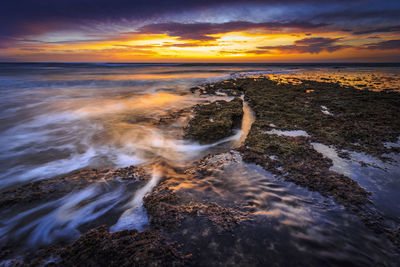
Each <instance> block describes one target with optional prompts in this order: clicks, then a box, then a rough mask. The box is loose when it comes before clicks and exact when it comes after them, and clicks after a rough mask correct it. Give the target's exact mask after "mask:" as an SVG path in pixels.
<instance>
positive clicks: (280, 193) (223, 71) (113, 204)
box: [0, 64, 400, 263]
mask: <svg viewBox="0 0 400 267" xmlns="http://www.w3.org/2000/svg"><path fill="white" fill-rule="evenodd" d="M265 73H266V74H268V75H270V76H271V77H272V78H284V77H285V74H290V75H295V76H296V75H297V76H296V77H301V78H305V77H311V76H313V78H314V79H320V80H324V79H325V78H326V77H328V78H332V79H340V80H341V81H342V82H343V83H344V84H346V83H347V82H348V81H353V80H354V79H356V78H355V77H356V76H357V75H358V76H360V77H361V78H360V79H362V80H363V81H367V80H366V78H365V77H367V76H368V77H370V78H371V79H375V78H376V77H378V76H379V77H380V79H381V80H384V81H391V82H382V83H381V84H379V86H378V84H376V85H377V89H379V90H381V89H395V88H393V85H394V84H396V83H397V84H398V79H399V70H398V69H395V70H393V68H380V69H379V71H376V70H375V69H374V68H371V69H368V70H362V71H360V70H359V69H358V70H357V69H356V68H346V69H340V70H339V69H333V68H326V69H321V68H312V67H304V68H293V67H284V66H262V65H254V66H251V65H248V66H240V65H233V66H205V65H199V66H196V65H192V66H181V65H177V66H174V65H131V66H129V65H128V66H125V65H122V66H108V65H104V66H102V65H96V64H94V65H78V66H75V65H62V64H61V65H60V64H54V65H51V64H50V65H46V64H44V65H29V64H28V65H12V64H11V65H7V64H5V65H4V64H0V118H1V120H2V123H1V124H0V192H1V191H4V190H8V189H10V188H15V187H17V186H19V185H21V184H25V183H27V182H30V181H34V180H39V179H45V178H53V177H55V176H58V175H63V174H67V173H70V172H72V171H75V170H79V169H82V168H93V167H94V168H100V167H126V166H130V165H139V164H146V165H147V166H150V165H151V166H153V167H154V169H153V172H152V178H151V180H150V181H149V182H148V183H146V184H143V183H139V182H127V181H117V180H116V181H112V182H97V183H93V184H90V185H89V186H88V187H86V188H81V189H79V190H73V191H72V192H70V193H68V194H66V195H62V196H58V198H53V199H52V200H51V201H48V202H45V203H43V202H40V201H38V202H37V203H36V202H35V203H31V204H30V205H25V206H24V205H22V206H17V207H12V208H10V209H5V210H2V211H1V212H0V216H1V219H0V243H2V242H6V241H8V240H16V242H19V243H20V244H25V243H26V244H28V245H30V246H37V245H43V244H49V243H52V242H56V241H58V240H65V239H67V240H70V239H71V238H72V239H73V238H76V237H77V236H79V234H80V233H81V232H84V231H86V230H87V229H90V228H91V227H94V226H97V225H100V224H107V225H108V226H109V227H110V229H111V230H112V231H119V230H122V229H133V228H136V229H144V228H145V227H146V225H147V224H148V219H147V214H146V212H145V210H144V208H143V196H144V195H145V194H147V193H148V192H150V191H151V190H152V189H153V188H154V187H155V186H156V185H157V183H158V182H159V180H160V179H162V178H163V177H164V178H165V177H168V178H170V181H171V188H173V189H175V190H176V191H177V193H180V194H185V195H186V196H189V197H192V198H193V199H196V200H199V201H205V202H217V203H219V204H221V205H224V206H227V207H232V206H235V205H239V206H241V207H244V208H245V209H246V210H248V211H250V212H251V214H252V215H253V216H254V220H255V221H257V222H260V224H258V225H259V226H260V228H259V229H255V230H254V229H253V230H254V231H255V232H254V233H255V234H254V236H252V235H251V234H250V236H249V238H250V237H251V240H250V239H249V240H247V239H243V240H241V241H240V240H239V239H237V240H236V241H235V242H236V243H235V247H233V251H231V254H235V253H236V254H240V253H249V252H246V251H245V249H244V248H245V247H247V248H249V249H250V250H253V252H254V253H255V254H254V256H255V257H256V256H257V253H261V254H262V253H266V252H265V251H260V248H265V247H267V246H268V247H269V248H271V250H270V251H269V250H268V251H269V252H268V253H271V255H270V256H271V257H272V258H274V257H277V256H276V255H279V256H281V257H282V256H283V255H285V252H284V251H285V249H286V250H287V253H288V255H297V256H298V257H304V255H306V256H307V257H308V256H310V257H320V258H323V257H328V258H329V257H330V258H334V256H335V257H340V258H341V259H342V260H343V261H345V259H348V258H351V257H352V255H353V256H354V255H357V259H359V261H357V262H358V263H365V259H375V258H381V257H385V255H384V254H385V252H384V251H385V246H386V244H385V243H380V242H381V240H375V239H374V238H375V237H374V236H373V235H371V233H370V231H369V230H368V229H366V228H365V227H363V226H362V225H360V224H359V221H358V219H357V218H355V217H353V216H352V215H350V214H348V213H346V212H345V211H344V210H343V208H342V207H340V206H338V205H335V204H334V203H333V202H332V201H331V200H330V199H326V198H323V197H321V196H320V195H318V194H316V193H310V192H308V191H307V190H304V189H301V188H297V187H296V186H294V185H292V184H290V183H284V182H282V181H280V180H279V179H278V178H276V177H274V176H273V175H271V174H270V173H268V172H265V171H263V170H262V169H261V168H259V167H257V166H255V165H247V164H245V163H243V162H242V161H241V158H240V156H238V155H237V154H229V153H228V154H227V153H223V154H219V155H218V156H215V157H211V158H210V160H211V161H212V162H211V163H210V164H211V166H212V168H211V173H212V175H210V176H209V177H205V178H204V179H201V180H200V179H199V180H196V179H190V177H189V176H187V175H186V174H179V173H176V172H175V171H174V167H180V168H186V167H188V166H189V167H190V166H191V164H192V161H194V160H198V159H200V158H202V157H203V156H205V155H207V154H209V153H220V152H225V151H228V150H229V149H231V148H235V147H238V146H240V145H241V144H243V142H244V139H245V138H246V135H247V133H248V131H249V130H250V127H251V124H252V123H253V122H254V119H255V118H254V114H253V113H252V111H251V110H250V108H249V107H248V105H247V104H246V103H245V104H244V117H243V121H242V126H241V129H240V130H239V129H238V130H237V131H236V132H235V134H234V135H233V136H231V137H228V138H226V139H223V140H220V141H218V142H216V143H214V144H209V145H200V144H198V143H196V142H193V141H189V140H183V139H182V128H183V127H184V125H185V124H186V123H187V121H188V120H189V119H190V116H191V114H190V108H191V107H192V106H193V105H195V104H199V103H205V102H209V101H214V100H220V99H224V100H231V98H230V97H227V96H199V95H194V94H191V93H190V90H189V88H191V87H192V86H195V85H199V84H202V83H205V82H210V81H216V80H221V79H227V78H230V77H237V76H241V75H259V74H265ZM278 74H279V76H277V75H278ZM274 75H275V76H274ZM342 76H343V77H345V79H343V78H341V77H342ZM357 82H359V81H358V80H357ZM367 83H369V84H370V82H368V81H367ZM384 87H387V88H384ZM182 110H183V112H182ZM271 133H273V134H284V135H287V134H290V135H306V133H305V132H303V131H297V132H295V133H292V132H282V131H278V130H273V131H272V132H271ZM314 147H315V149H316V150H318V151H321V152H322V153H328V152H329V153H330V152H332V151H330V150H328V149H326V148H325V147H318V145H317V144H315V145H314ZM329 153H328V154H326V155H327V156H328V157H332V159H333V162H334V167H333V168H334V169H335V170H337V171H341V172H343V173H345V174H346V175H349V176H350V177H352V178H354V179H358V181H359V183H360V184H361V185H363V186H365V187H367V189H368V190H370V191H373V190H376V191H379V190H380V192H390V194H389V195H388V197H386V198H385V197H382V196H383V195H384V194H383V193H379V192H378V194H376V196H377V203H378V204H377V205H381V206H380V207H382V209H383V208H384V206H385V205H384V204H383V203H385V202H386V201H389V200H390V201H392V202H393V201H398V202H397V204H395V203H394V204H393V205H389V206H390V208H388V209H391V210H389V211H387V212H388V214H393V216H399V214H398V213H396V212H397V211H398V210H400V207H398V203H400V200H399V199H398V197H396V196H395V191H396V190H395V188H398V187H396V185H397V186H398V184H399V183H398V182H394V181H395V176H396V175H398V172H395V173H394V174H393V172H391V174H393V175H392V176H393V177H392V176H391V177H389V178H388V179H387V181H388V182H387V183H385V182H383V180H382V179H381V178H382V177H385V176H386V173H385V171H384V170H383V169H378V168H375V169H373V170H371V168H361V167H360V166H359V164H358V165H357V163H355V162H356V161H343V160H342V159H340V158H338V157H336V156H335V154H332V153H333V152H332V153H331V154H329ZM353 156H354V157H355V156H356V155H353ZM161 162H162V163H166V164H165V165H166V166H172V167H170V168H168V167H160V163H161ZM221 162H222V163H221ZM385 166H386V165H385ZM386 167H387V166H386ZM396 168H397V167H393V169H396ZM397 170H398V168H397ZM366 172H369V173H366ZM359 177H364V178H362V179H360V178H359ZM377 177H378V178H377ZM389 187H390V188H392V189H393V190H388V188H389ZM379 203H380V204H379ZM396 207H398V208H396ZM396 210H397V211H396ZM186 227H188V228H189V229H190V227H193V226H190V225H187V226H186ZM201 227H203V226H199V229H198V230H197V229H195V230H194V229H190V231H191V232H196V231H197V232H198V233H201V231H208V230H207V229H200V228H201ZM200 230H201V231H200ZM253 230H248V231H249V232H247V234H248V233H251V232H252V231H253ZM190 231H189V232H190ZM240 231H241V230H240ZM257 232H258V233H261V234H260V235H259V236H257V234H256V233H257ZM181 238H183V239H184V238H185V237H181ZM221 240H223V239H221ZM221 240H220V241H221ZM268 240H269V241H268ZM220 241H216V240H214V239H213V237H211V236H210V238H209V239H208V238H205V239H204V242H208V243H207V244H206V243H204V244H200V243H198V244H197V245H198V246H199V247H202V246H209V245H210V244H212V242H214V243H215V242H216V243H215V244H217V243H218V242H220ZM267 241H268V242H267ZM232 242H233V241H232ZM267 243H268V244H267ZM359 243H362V244H364V245H362V246H360V247H358V244H359ZM217 245H220V246H223V245H224V244H217ZM225 245H226V244H225ZM225 245H224V246H225ZM345 245H346V246H347V247H346V246H345ZM225 247H226V246H225ZM228 247H229V246H228ZM204 251H210V250H207V249H205V250H204ZM290 251H291V253H292V254H291V253H289V252H290ZM228 252H229V251H228ZM228 252H227V253H228ZM302 253H303V254H304V255H303V254H302ZM313 253H314V254H313ZM250 254H251V253H250ZM261 254H259V255H261ZM300 254H301V255H303V256H301V255H300ZM244 255H245V254H244ZM268 255H269V254H268ZM274 255H275V256H274ZM315 255H317V256H315ZM203 256H204V258H205V259H206V258H207V257H206V255H203ZM225 256H226V255H225ZM216 257H218V256H216ZM363 257H364V259H362V258H363ZM288 262H290V261H288ZM314 263H315V262H314Z"/></svg>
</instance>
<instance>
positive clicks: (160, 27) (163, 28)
mask: <svg viewBox="0 0 400 267" xmlns="http://www.w3.org/2000/svg"><path fill="white" fill-rule="evenodd" d="M323 26H327V24H324V23H319V24H313V23H310V22H304V21H292V22H285V23H282V22H263V23H252V22H248V21H231V22H226V23H190V24H184V23H176V22H171V23H157V24H150V25H146V26H144V27H142V28H140V29H139V32H140V33H152V34H154V33H166V34H168V35H170V36H175V37H179V38H180V39H182V40H214V39H215V38H214V37H211V36H208V35H211V34H220V33H227V32H234V31H244V30H249V29H265V30H279V29H283V28H294V29H305V30H309V29H313V28H319V27H323Z"/></svg>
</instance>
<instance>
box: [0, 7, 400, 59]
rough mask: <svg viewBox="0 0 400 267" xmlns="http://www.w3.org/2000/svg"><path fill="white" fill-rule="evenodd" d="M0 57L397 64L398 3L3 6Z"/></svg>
mask: <svg viewBox="0 0 400 267" xmlns="http://www.w3.org/2000/svg"><path fill="white" fill-rule="evenodd" d="M0 25H1V26H0V61H3V62H4V61H30V62H34V61H47V62H49V61H51V62H399V61H400V1H399V0H379V1H375V0H358V1H357V0H356V1H351V0H344V1H343V0H336V1H322V0H318V1H316V0H289V1H278V0H264V1H262V0H253V1H241V0H229V1H228V0H225V1H224V0H222V1H217V0H216V1H210V0H174V1H167V0H133V1H129V0H37V1H34V0H19V1H17V0H3V1H1V3H0Z"/></svg>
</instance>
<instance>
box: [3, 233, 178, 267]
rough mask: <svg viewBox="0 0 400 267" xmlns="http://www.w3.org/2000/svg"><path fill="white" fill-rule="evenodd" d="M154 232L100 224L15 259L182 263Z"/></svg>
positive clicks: (109, 263) (33, 263)
mask: <svg viewBox="0 0 400 267" xmlns="http://www.w3.org/2000/svg"><path fill="white" fill-rule="evenodd" d="M175 247H178V246H177V244H170V243H168V242H167V241H166V240H165V238H163V237H162V236H160V235H159V234H158V233H156V232H153V231H143V232H138V231H137V230H125V231H120V232H116V233H110V232H108V229H107V227H106V226H100V227H98V228H95V229H93V230H90V231H89V232H87V233H86V234H84V235H82V236H81V237H80V238H79V239H78V240H76V241H75V242H74V243H72V244H70V245H68V246H66V247H63V248H56V247H51V248H48V249H43V250H40V251H38V252H37V253H36V254H34V255H28V256H26V258H25V259H24V260H22V259H14V260H12V261H10V262H9V263H10V265H15V266H183V265H184V264H185V261H186V260H185V257H184V256H183V255H182V254H181V253H180V252H179V251H178V250H177V249H176V248H175Z"/></svg>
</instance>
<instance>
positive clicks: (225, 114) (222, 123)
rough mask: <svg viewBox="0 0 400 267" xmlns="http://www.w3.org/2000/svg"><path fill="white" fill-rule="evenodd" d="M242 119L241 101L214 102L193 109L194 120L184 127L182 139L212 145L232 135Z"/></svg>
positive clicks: (237, 99)
mask: <svg viewBox="0 0 400 267" xmlns="http://www.w3.org/2000/svg"><path fill="white" fill-rule="evenodd" d="M242 117H243V101H242V100H241V99H240V98H238V97H236V98H235V99H233V100H232V101H230V102H227V101H224V100H222V101H215V102H213V103H210V104H207V105H196V106H195V107H194V118H193V119H191V120H190V121H189V123H188V126H187V127H185V129H184V132H185V135H184V137H185V138H186V139H192V140H196V141H198V142H200V143H202V144H206V143H213V142H216V141H218V140H220V139H223V138H225V137H228V136H231V135H233V129H234V128H238V127H240V124H241V121H242Z"/></svg>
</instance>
